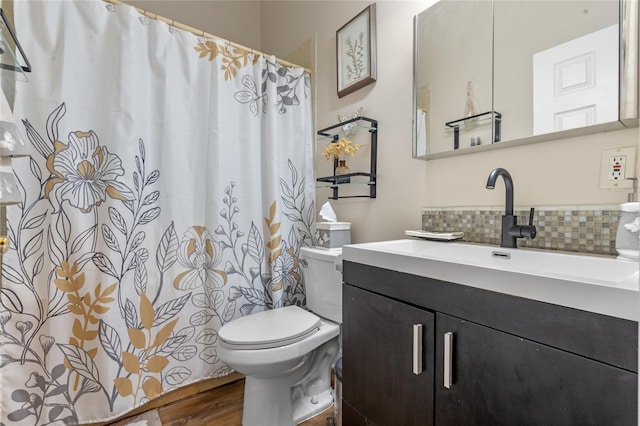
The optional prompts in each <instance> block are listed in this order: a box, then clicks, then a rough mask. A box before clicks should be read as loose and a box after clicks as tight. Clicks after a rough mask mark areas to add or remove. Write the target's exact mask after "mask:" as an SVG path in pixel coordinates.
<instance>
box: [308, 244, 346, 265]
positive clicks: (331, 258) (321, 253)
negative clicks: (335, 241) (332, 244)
mask: <svg viewBox="0 0 640 426" xmlns="http://www.w3.org/2000/svg"><path fill="white" fill-rule="evenodd" d="M300 256H307V257H311V258H313V259H319V260H326V261H328V262H335V261H336V259H337V258H338V257H340V258H341V259H342V247H338V248H332V249H327V248H316V247H302V248H301V249H300Z"/></svg>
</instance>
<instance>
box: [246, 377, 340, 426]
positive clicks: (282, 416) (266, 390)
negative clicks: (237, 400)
mask: <svg viewBox="0 0 640 426" xmlns="http://www.w3.org/2000/svg"><path fill="white" fill-rule="evenodd" d="M256 401H260V403H259V404H256ZM314 402H315V403H314ZM332 405H333V391H332V390H331V389H329V390H327V391H324V392H322V393H320V394H318V395H314V396H313V397H307V396H304V397H301V398H298V399H296V400H295V401H293V403H292V401H291V382H290V381H289V380H287V378H283V379H277V380H274V379H273V378H271V379H268V380H265V379H259V378H255V377H246V378H245V384H244V409H243V410H242V426H266V425H272V426H294V425H297V424H299V423H302V422H303V421H305V420H308V419H310V418H311V417H313V416H315V415H317V414H320V413H322V412H323V411H325V410H326V409H328V408H329V407H331V406H332ZM247 407H251V408H250V409H247Z"/></svg>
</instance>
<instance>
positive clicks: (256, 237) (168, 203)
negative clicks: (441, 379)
mask: <svg viewBox="0 0 640 426" xmlns="http://www.w3.org/2000/svg"><path fill="white" fill-rule="evenodd" d="M15 21H16V22H15V25H16V28H17V30H18V31H19V36H20V39H21V40H22V42H23V46H24V48H25V50H26V52H28V53H27V54H28V55H29V58H30V60H31V62H32V66H33V72H32V73H31V74H30V76H29V77H30V82H29V83H27V84H24V83H18V84H17V94H16V102H15V107H14V114H15V116H16V118H17V119H20V120H21V122H20V126H21V129H22V130H23V135H24V137H25V141H26V144H27V145H28V146H29V150H30V155H29V156H27V157H22V158H16V159H14V160H13V164H14V170H15V174H16V176H17V178H18V180H19V183H20V188H21V194H22V196H23V202H22V204H20V205H17V206H10V207H8V208H7V217H8V224H7V225H8V233H9V236H10V238H11V242H12V247H11V250H10V252H9V253H8V254H6V255H5V256H4V257H3V265H2V266H3V268H2V283H3V287H2V297H1V302H2V306H1V308H0V387H1V392H2V394H1V406H0V408H1V419H0V421H1V422H2V423H3V424H4V425H6V426H9V425H18V424H19V425H46V424H79V423H87V422H95V421H104V420H107V419H110V418H114V417H117V416H119V415H122V414H123V413H125V412H127V411H129V410H131V409H133V408H134V407H136V406H139V405H141V404H143V403H145V402H147V401H149V400H151V399H153V398H155V397H157V396H158V395H160V394H162V393H165V392H167V391H169V390H171V389H175V388H177V387H180V386H183V385H186V384H189V383H192V382H196V381H199V380H202V379H205V378H209V377H219V376H223V375H226V374H228V373H229V372H230V370H229V368H228V367H227V366H225V365H224V364H223V363H222V362H221V361H220V359H219V358H218V356H217V350H216V349H217V341H218V335H217V330H218V329H219V328H220V327H221V325H222V324H224V323H226V322H228V321H231V320H232V319H234V318H237V317H239V316H244V315H249V314H251V313H253V312H257V311H261V310H264V309H269V308H273V307H279V306H284V305H289V304H298V305H300V304H303V303H304V293H303V284H302V282H301V270H300V268H301V266H300V263H299V260H298V255H299V252H300V248H301V247H302V246H304V245H309V244H311V243H312V241H311V240H312V230H311V228H312V227H313V221H314V217H315V207H314V205H313V199H314V192H313V191H314V189H313V179H312V170H313V158H312V156H313V139H312V134H313V131H312V123H311V102H310V99H309V95H310V93H309V76H308V74H306V73H305V72H304V70H302V69H299V68H289V67H283V66H280V65H278V64H277V63H276V60H275V58H273V57H271V58H266V57H262V56H258V55H253V54H252V52H247V51H243V50H240V49H237V48H233V47H231V46H229V45H228V43H225V42H223V41H221V40H210V39H209V40H207V39H204V38H202V37H197V36H195V35H193V34H191V33H187V32H184V31H180V30H176V29H175V28H173V27H171V26H168V25H166V24H164V23H162V22H160V21H155V20H149V19H147V18H145V17H144V16H141V15H140V14H138V13H137V12H136V11H135V10H134V9H133V8H132V7H129V6H114V5H111V4H107V3H103V2H101V1H86V0H85V1H29V2H16V3H15Z"/></svg>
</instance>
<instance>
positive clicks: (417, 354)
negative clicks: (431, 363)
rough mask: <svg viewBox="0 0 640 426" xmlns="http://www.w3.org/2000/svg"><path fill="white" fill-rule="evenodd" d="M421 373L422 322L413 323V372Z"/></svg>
mask: <svg viewBox="0 0 640 426" xmlns="http://www.w3.org/2000/svg"><path fill="white" fill-rule="evenodd" d="M421 373H422V324H413V374H415V375H418V374H421Z"/></svg>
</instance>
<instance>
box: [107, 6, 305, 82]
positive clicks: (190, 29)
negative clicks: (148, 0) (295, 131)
mask: <svg viewBox="0 0 640 426" xmlns="http://www.w3.org/2000/svg"><path fill="white" fill-rule="evenodd" d="M102 1H104V2H105V3H111V4H117V5H126V6H131V5H130V4H128V3H126V2H123V1H121V0H102ZM133 7H135V6H133ZM135 9H136V10H137V11H138V13H140V14H142V15H144V16H146V17H147V18H150V19H156V20H158V21H162V22H164V23H165V24H168V25H171V26H172V27H175V28H179V29H181V30H184V31H188V32H190V33H192V34H194V35H197V36H200V37H206V38H214V39H218V40H223V41H224V42H225V43H226V44H228V45H231V46H233V47H235V48H236V49H242V50H246V51H248V52H251V53H254V54H257V55H262V56H269V55H268V54H266V53H264V52H260V51H258V50H255V49H251V48H249V47H246V46H243V45H241V44H238V43H234V42H233V41H231V40H228V39H226V38H224V37H218V36H217V35H214V34H210V33H207V32H205V31H203V30H199V29H197V28H193V27H190V26H188V25H185V24H181V23H180V22H176V21H174V20H173V19H169V18H165V17H164V16H160V15H158V14H157V13H153V12H149V11H148V10H145V9H141V8H139V7H135ZM276 61H277V62H278V63H279V64H280V65H283V66H285V67H297V68H302V69H304V70H305V71H306V72H308V73H309V74H311V73H312V72H311V70H310V69H309V68H305V67H303V66H300V65H297V64H294V63H293V62H289V61H285V60H284V59H280V58H276Z"/></svg>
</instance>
